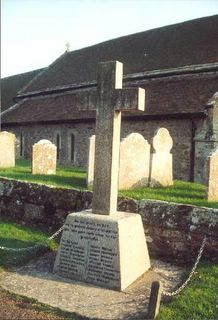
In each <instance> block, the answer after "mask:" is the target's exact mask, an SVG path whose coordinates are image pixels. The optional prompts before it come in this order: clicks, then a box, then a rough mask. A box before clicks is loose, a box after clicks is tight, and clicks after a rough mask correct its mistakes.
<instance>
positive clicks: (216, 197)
mask: <svg viewBox="0 0 218 320" xmlns="http://www.w3.org/2000/svg"><path fill="white" fill-rule="evenodd" d="M208 167H209V170H208V171H209V172H208V173H209V177H208V190H207V199H208V200H209V201H218V148H217V149H216V150H215V151H214V152H213V153H212V154H211V155H210V156H209V157H208Z"/></svg>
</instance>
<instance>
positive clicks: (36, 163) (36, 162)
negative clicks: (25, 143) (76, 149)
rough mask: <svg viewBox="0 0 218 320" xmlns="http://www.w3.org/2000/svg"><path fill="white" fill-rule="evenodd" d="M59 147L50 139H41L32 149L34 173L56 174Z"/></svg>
mask: <svg viewBox="0 0 218 320" xmlns="http://www.w3.org/2000/svg"><path fill="white" fill-rule="evenodd" d="M56 163H57V147H56V146H55V145H54V144H53V143H52V142H51V141H49V140H45V139H43V140H40V141H39V142H37V143H35V144H34V145H33V149H32V174H55V173H56Z"/></svg>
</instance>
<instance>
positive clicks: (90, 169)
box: [86, 135, 95, 187]
mask: <svg viewBox="0 0 218 320" xmlns="http://www.w3.org/2000/svg"><path fill="white" fill-rule="evenodd" d="M87 160H88V163H87V174H86V185H87V187H92V186H93V182H94V161H95V135H92V136H91V137H90V138H89V143H88V157H87Z"/></svg>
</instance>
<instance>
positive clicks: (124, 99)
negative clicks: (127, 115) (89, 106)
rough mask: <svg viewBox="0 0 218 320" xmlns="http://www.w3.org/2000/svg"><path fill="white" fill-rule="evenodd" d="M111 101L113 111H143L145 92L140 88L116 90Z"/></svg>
mask: <svg viewBox="0 0 218 320" xmlns="http://www.w3.org/2000/svg"><path fill="white" fill-rule="evenodd" d="M112 100H113V101H112V104H113V106H114V109H115V110H119V111H135V110H139V111H144V110H145V90H144V89H142V88H124V89H116V90H115V91H114V95H113V99H112Z"/></svg>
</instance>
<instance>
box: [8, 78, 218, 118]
mask: <svg viewBox="0 0 218 320" xmlns="http://www.w3.org/2000/svg"><path fill="white" fill-rule="evenodd" d="M215 78H216V76H214V75H210V77H208V76H206V77H205V78H204V77H203V78H199V77H198V76H197V77H193V76H190V77H189V78H185V79H184V78H183V77H181V78H180V77H178V78H177V77H176V78H175V79H173V78H171V77H170V78H169V79H157V80H155V81H154V80H152V81H149V80H148V81H146V82H145V83H144V84H142V85H141V86H142V87H144V88H145V92H146V108H145V111H144V112H142V113H138V115H141V116H142V115H144V116H163V117H164V116H166V115H169V114H171V115H177V117H178V115H184V114H190V115H191V114H194V113H203V112H204V111H205V106H206V104H207V102H208V100H209V99H210V98H211V96H212V95H213V94H214V92H216V90H217V81H215V80H216V79H215ZM92 90H95V88H92V89H90V90H87V89H86V90H85V91H87V92H90V91H92ZM77 92H78V91H77ZM79 92H81V91H79ZM82 92H84V90H82ZM86 101H89V99H87V100H82V101H81V99H78V96H76V93H75V92H70V93H66V92H65V93H62V94H50V95H46V96H41V97H34V98H26V99H24V100H21V101H20V102H18V104H17V106H16V107H15V108H14V109H13V111H9V112H6V113H5V114H3V116H2V122H3V124H7V123H14V124H18V123H30V122H49V121H55V122H60V121H71V120H79V119H80V120H85V119H94V118H95V111H93V110H81V109H82V108H81V107H82V106H83V107H84V106H87V103H86ZM89 105H91V107H92V108H93V106H94V103H92V101H91V102H90V101H89ZM79 107H80V108H79ZM127 115H128V113H123V116H124V117H125V116H127ZM130 116H131V117H132V116H135V114H133V113H131V115H130Z"/></svg>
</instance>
